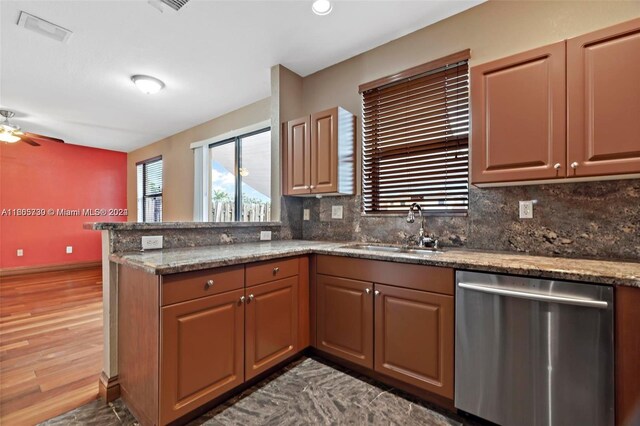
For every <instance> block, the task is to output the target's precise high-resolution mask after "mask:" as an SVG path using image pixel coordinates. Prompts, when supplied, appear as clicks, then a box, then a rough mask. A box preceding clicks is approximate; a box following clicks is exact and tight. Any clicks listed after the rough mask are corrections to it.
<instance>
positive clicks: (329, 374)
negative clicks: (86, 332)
mask: <svg viewBox="0 0 640 426" xmlns="http://www.w3.org/2000/svg"><path fill="white" fill-rule="evenodd" d="M463 423H464V424H476V423H469V421H467V420H463V419H462V418H460V417H458V416H456V415H454V414H452V413H446V414H445V413H442V412H438V411H436V408H435V407H430V406H427V405H426V404H425V403H423V402H420V401H418V400H416V399H414V398H413V397H411V396H409V395H407V394H405V393H402V392H399V391H397V390H394V389H392V388H390V387H388V386H385V385H383V384H381V383H379V382H376V381H373V380H371V379H369V378H367V377H364V376H359V375H355V374H353V373H347V371H346V370H344V369H343V368H342V367H339V366H336V365H334V364H331V363H329V362H326V361H324V360H321V359H317V358H307V357H303V358H301V359H299V360H297V361H295V362H293V363H292V364H290V365H289V366H287V368H285V369H284V370H283V371H279V372H277V373H274V374H273V375H271V376H269V377H268V378H266V379H265V380H263V381H261V382H260V383H258V384H256V385H255V386H253V387H251V388H249V389H247V390H246V391H244V392H242V393H241V394H239V395H237V396H235V397H233V398H231V399H230V400H228V401H227V402H225V403H224V404H221V405H219V406H217V407H215V408H214V409H213V410H211V411H209V412H208V413H206V414H204V415H203V416H201V417H199V418H198V419H196V420H193V421H192V422H191V423H189V425H190V426H196V425H210V426H220V425H238V426H240V425H242V426H248V425H344V424H349V425H364V424H376V425H403V426H409V425H437V426H440V425H443V426H448V425H462V424H463ZM134 424H135V419H134V418H133V416H132V415H131V414H130V413H129V411H128V410H127V409H126V407H125V406H124V404H123V403H122V401H121V400H119V399H118V400H116V401H114V402H113V403H112V404H109V405H105V404H103V403H102V402H101V401H95V402H92V403H90V404H87V405H84V406H82V407H80V408H78V409H76V410H73V411H70V412H68V413H66V414H63V415H61V416H59V417H56V418H54V419H51V420H48V421H47V422H45V423H43V425H47V426H62V425H65V426H67V425H101V426H103V425H105V426H106V425H134Z"/></svg>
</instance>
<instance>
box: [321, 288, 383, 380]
mask: <svg viewBox="0 0 640 426" xmlns="http://www.w3.org/2000/svg"><path fill="white" fill-rule="evenodd" d="M372 287H373V285H372V284H371V283H368V282H363V281H356V280H352V279H347V278H338V277H333V276H328V275H317V277H316V291H317V307H316V315H317V319H316V320H317V325H316V327H317V331H316V333H317V335H316V340H317V344H316V345H317V347H318V349H320V350H322V351H325V352H327V353H329V354H332V355H335V356H337V357H340V358H343V359H345V360H347V361H351V362H353V363H354V364H358V365H361V366H363V367H367V368H373V295H372V294H371V293H372ZM367 290H368V292H367Z"/></svg>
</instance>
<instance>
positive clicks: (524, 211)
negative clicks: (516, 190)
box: [520, 201, 533, 219]
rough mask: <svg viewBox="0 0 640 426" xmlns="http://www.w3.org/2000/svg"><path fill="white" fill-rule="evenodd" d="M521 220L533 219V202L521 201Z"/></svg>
mask: <svg viewBox="0 0 640 426" xmlns="http://www.w3.org/2000/svg"><path fill="white" fill-rule="evenodd" d="M520 219H533V201H520Z"/></svg>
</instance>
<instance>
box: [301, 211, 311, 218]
mask: <svg viewBox="0 0 640 426" xmlns="http://www.w3.org/2000/svg"><path fill="white" fill-rule="evenodd" d="M310 219H311V210H309V209H304V210H302V220H310Z"/></svg>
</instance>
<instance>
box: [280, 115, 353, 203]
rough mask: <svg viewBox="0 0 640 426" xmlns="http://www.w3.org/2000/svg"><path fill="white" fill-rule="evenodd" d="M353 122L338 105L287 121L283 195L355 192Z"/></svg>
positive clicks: (344, 193) (351, 117)
mask: <svg viewBox="0 0 640 426" xmlns="http://www.w3.org/2000/svg"><path fill="white" fill-rule="evenodd" d="M355 125H356V124H355V116H354V115H353V114H351V113H349V112H348V111H346V110H344V109H343V108H340V107H336V108H331V109H328V110H326V111H321V112H317V113H314V114H311V116H307V117H302V118H299V119H296V120H292V121H289V122H288V123H287V126H286V127H287V132H286V140H287V143H286V144H284V145H285V152H284V155H283V158H284V159H285V160H283V164H286V171H285V176H286V179H285V182H284V191H283V193H284V195H316V194H327V195H331V194H333V195H348V194H354V193H355Z"/></svg>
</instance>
